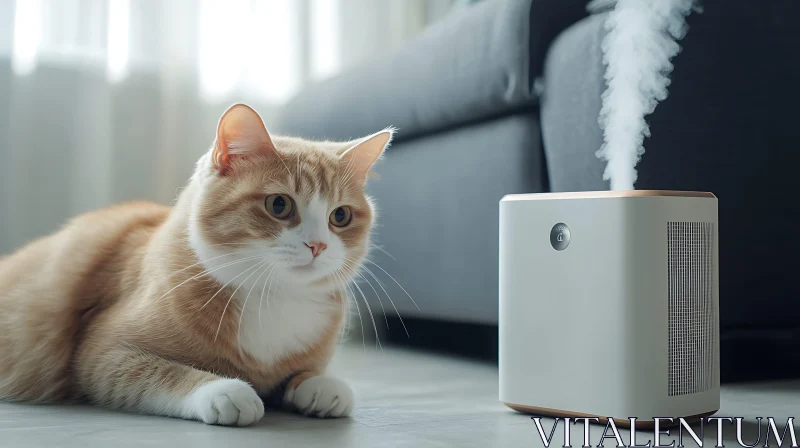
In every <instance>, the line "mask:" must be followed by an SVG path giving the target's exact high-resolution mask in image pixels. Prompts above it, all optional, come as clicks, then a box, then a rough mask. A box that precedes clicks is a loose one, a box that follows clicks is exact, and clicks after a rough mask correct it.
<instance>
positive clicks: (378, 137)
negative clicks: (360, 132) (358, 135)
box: [339, 127, 395, 183]
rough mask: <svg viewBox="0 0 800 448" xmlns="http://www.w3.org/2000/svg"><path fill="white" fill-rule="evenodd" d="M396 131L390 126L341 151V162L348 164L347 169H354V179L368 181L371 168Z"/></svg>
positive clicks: (362, 181)
mask: <svg viewBox="0 0 800 448" xmlns="http://www.w3.org/2000/svg"><path fill="white" fill-rule="evenodd" d="M394 133H395V129H394V128H392V127H389V128H386V129H384V130H382V131H380V132H376V133H374V134H372V135H369V136H367V137H364V138H362V139H361V140H358V141H356V142H355V143H354V144H352V145H349V146H347V147H346V148H345V149H344V150H343V151H342V152H341V154H340V155H339V159H341V160H340V163H342V164H344V165H345V166H347V170H352V172H353V173H354V174H353V176H352V178H353V179H355V180H357V181H359V182H361V183H364V182H366V180H367V175H368V174H369V170H370V168H372V165H374V164H375V162H376V161H377V160H378V159H379V158H380V157H381V155H383V152H384V151H386V148H388V147H389V145H390V144H391V143H392V138H393V137H394Z"/></svg>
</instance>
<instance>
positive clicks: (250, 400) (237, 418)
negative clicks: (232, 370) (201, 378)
mask: <svg viewBox="0 0 800 448" xmlns="http://www.w3.org/2000/svg"><path fill="white" fill-rule="evenodd" d="M189 406H190V408H191V410H192V413H193V414H194V416H195V417H197V418H198V419H199V420H201V421H203V422H204V423H207V424H209V425H225V426H234V425H235V426H249V425H252V424H253V423H255V422H257V421H259V420H261V417H263V416H264V403H263V402H262V401H261V398H260V397H259V396H258V394H257V393H256V391H255V390H253V388H252V387H250V385H249V384H247V383H245V382H244V381H241V380H234V379H220V380H214V381H210V382H208V383H205V384H203V385H202V386H200V387H198V388H197V389H195V391H194V392H192V394H191V395H190V396H189Z"/></svg>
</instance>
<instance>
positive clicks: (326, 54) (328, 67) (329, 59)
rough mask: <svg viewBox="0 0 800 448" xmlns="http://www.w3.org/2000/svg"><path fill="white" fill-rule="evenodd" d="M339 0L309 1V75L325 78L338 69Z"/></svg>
mask: <svg viewBox="0 0 800 448" xmlns="http://www.w3.org/2000/svg"><path fill="white" fill-rule="evenodd" d="M340 8H341V6H340V5H339V0H312V1H311V26H310V32H311V75H312V76H313V77H314V78H317V79H320V78H327V77H329V76H331V75H333V74H335V73H336V72H337V71H339V68H340V64H341V55H340V46H341V41H340V31H339V24H340V17H339V10H340Z"/></svg>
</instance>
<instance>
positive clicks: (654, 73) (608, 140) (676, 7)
mask: <svg viewBox="0 0 800 448" xmlns="http://www.w3.org/2000/svg"><path fill="white" fill-rule="evenodd" d="M693 5H694V1H693V0H618V1H617V5H616V7H615V9H614V10H613V11H612V12H610V13H609V17H608V21H607V22H606V29H607V31H608V34H607V35H606V38H605V40H604V41H603V62H604V63H605V64H606V74H605V79H606V84H607V86H608V87H607V89H606V91H605V92H603V106H602V108H601V110H600V118H599V122H600V127H601V128H602V129H603V133H604V135H603V146H602V147H601V148H600V150H599V151H598V152H597V156H598V157H600V158H602V159H603V160H606V161H607V162H608V164H607V165H606V170H605V173H604V175H603V179H605V180H611V189H612V190H632V189H633V188H634V187H633V185H634V183H635V182H636V164H637V163H638V162H639V159H640V158H641V156H642V154H643V153H644V146H643V142H644V138H645V137H649V136H650V129H649V128H648V126H647V122H646V121H645V116H646V115H648V114H650V113H652V112H653V111H654V110H655V108H656V105H657V104H658V102H659V101H661V100H663V99H665V98H666V97H667V86H669V74H670V72H671V71H672V63H671V62H670V60H671V59H672V57H674V56H675V55H676V54H677V53H678V52H679V51H680V46H679V45H678V44H677V41H678V40H680V39H681V38H682V37H683V36H684V34H686V29H687V27H686V22H685V19H686V16H687V15H688V14H689V13H690V12H691V10H692V7H693Z"/></svg>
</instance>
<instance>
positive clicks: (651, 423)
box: [503, 402, 719, 429]
mask: <svg viewBox="0 0 800 448" xmlns="http://www.w3.org/2000/svg"><path fill="white" fill-rule="evenodd" d="M503 404H504V405H506V406H508V407H509V408H511V409H513V410H515V411H517V412H522V413H523V414H533V415H541V416H544V417H569V418H597V419H598V420H600V424H602V425H606V424H608V419H609V417H608V416H605V417H603V416H600V415H594V414H586V413H582V412H572V411H563V410H561V409H550V408H542V407H538V406H525V405H521V404H514V403H505V402H504V403H503ZM717 411H719V409H715V410H713V411H709V412H704V413H702V414H697V415H690V416H687V417H683V416H675V415H665V416H664V417H671V418H676V419H677V418H678V417H683V419H684V420H686V422H687V423H693V422H697V421H700V419H703V418H705V417H709V416H712V415H714V414H716V413H717ZM611 419H612V420H614V424H615V425H616V426H618V427H621V428H630V427H631V421H630V420H628V419H627V418H613V417H612V418H611ZM655 424H656V423H655V420H639V419H636V428H637V429H639V428H643V429H652V428H653V427H655ZM679 424H680V422H679V421H678V420H675V421H674V422H672V423H670V422H668V421H667V422H664V425H663V427H664V428H665V429H666V428H671V427H676V426H678V425H679Z"/></svg>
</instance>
